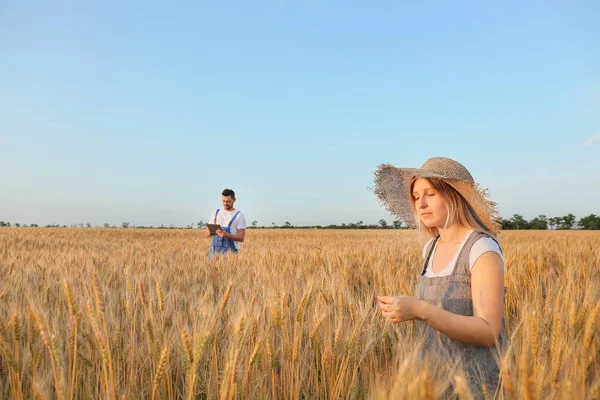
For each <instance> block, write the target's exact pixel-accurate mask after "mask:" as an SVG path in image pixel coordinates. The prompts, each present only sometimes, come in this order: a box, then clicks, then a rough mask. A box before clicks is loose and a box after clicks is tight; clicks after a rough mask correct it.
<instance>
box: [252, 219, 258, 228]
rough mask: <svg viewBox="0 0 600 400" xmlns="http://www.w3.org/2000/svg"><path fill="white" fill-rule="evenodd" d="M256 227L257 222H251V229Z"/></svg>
mask: <svg viewBox="0 0 600 400" xmlns="http://www.w3.org/2000/svg"><path fill="white" fill-rule="evenodd" d="M256 225H258V221H257V220H254V221H252V227H253V228H256Z"/></svg>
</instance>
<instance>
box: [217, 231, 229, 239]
mask: <svg viewBox="0 0 600 400" xmlns="http://www.w3.org/2000/svg"><path fill="white" fill-rule="evenodd" d="M217 235H219V236H220V237H222V238H226V237H227V236H225V235H227V232H225V231H224V230H223V229H217Z"/></svg>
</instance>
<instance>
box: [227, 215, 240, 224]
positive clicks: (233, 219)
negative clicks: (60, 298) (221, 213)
mask: <svg viewBox="0 0 600 400" xmlns="http://www.w3.org/2000/svg"><path fill="white" fill-rule="evenodd" d="M239 213H240V212H239V211H238V212H237V213H235V215H234V216H233V218H231V221H229V225H227V226H228V227H229V228H231V224H233V221H235V218H236V217H237V216H238V214H239Z"/></svg>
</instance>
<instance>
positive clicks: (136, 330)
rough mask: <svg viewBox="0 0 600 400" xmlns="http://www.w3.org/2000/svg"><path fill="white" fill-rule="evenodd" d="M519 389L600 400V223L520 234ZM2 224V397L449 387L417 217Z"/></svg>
mask: <svg viewBox="0 0 600 400" xmlns="http://www.w3.org/2000/svg"><path fill="white" fill-rule="evenodd" d="M501 241H502V242H501V243H502V245H503V249H504V253H505V258H506V262H507V267H508V274H507V278H506V285H507V287H508V292H507V298H506V317H507V334H508V337H509V338H511V339H510V347H509V348H508V349H507V351H506V352H505V354H504V356H503V359H502V377H503V379H504V392H505V393H504V394H503V396H502V397H503V398H511V399H512V398H514V399H521V398H523V399H555V398H556V399H561V398H568V399H598V398H600V327H599V326H600V252H599V251H598V249H600V233H594V232H582V231H565V232H529V231H522V232H506V233H503V234H502V236H501ZM208 245H209V242H208V239H205V238H203V236H202V235H201V232H200V231H198V230H135V229H50V228H43V229H42V228H39V229H36V228H2V229H0V398H7V399H8V398H10V399H21V398H42V399H53V398H58V399H71V398H85V399H88V398H103V399H117V398H119V399H120V398H127V399H130V398H136V399H137V398H153V399H156V398H160V399H163V398H164V399H181V398H185V399H198V398H199V399H216V398H219V399H231V398H248V399H264V398H267V399H268V398H270V399H299V398H328V399H340V398H343V399H346V398H394V399H403V398H406V399H415V398H424V399H427V398H431V399H435V398H441V397H442V395H443V393H444V390H445V388H446V387H447V386H448V384H449V383H453V385H454V387H455V390H456V391H457V393H458V394H459V395H461V398H469V394H468V393H467V391H468V389H467V388H466V387H465V385H464V378H463V377H462V375H461V371H456V370H452V369H450V368H447V367H445V366H440V365H435V364H433V363H425V362H423V361H421V360H420V358H419V356H418V351H419V346H420V344H419V342H418V339H417V338H416V337H415V328H414V326H415V325H414V322H405V323H402V324H399V325H392V324H386V323H385V322H383V321H382V319H381V317H380V316H379V315H378V314H377V312H376V308H375V305H374V303H373V296H374V295H376V294H379V295H383V294H414V292H415V288H416V283H417V278H418V275H419V272H420V268H421V248H420V237H419V235H418V233H417V232H414V231H394V230H386V231H314V230H250V231H248V234H247V240H246V243H245V244H244V249H243V251H242V252H241V253H240V255H239V256H238V257H230V256H227V257H224V258H220V259H217V260H213V261H210V262H209V261H207V260H206V254H207V250H208Z"/></svg>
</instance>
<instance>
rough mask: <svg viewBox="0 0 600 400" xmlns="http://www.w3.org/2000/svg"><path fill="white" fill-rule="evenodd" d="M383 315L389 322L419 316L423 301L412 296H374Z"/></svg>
mask: <svg viewBox="0 0 600 400" xmlns="http://www.w3.org/2000/svg"><path fill="white" fill-rule="evenodd" d="M375 300H377V303H378V305H379V309H380V310H381V315H383V316H384V317H385V318H386V319H388V320H389V321H390V322H403V321H410V320H411V319H417V318H420V314H421V309H422V307H423V301H422V300H419V299H417V298H416V297H412V296H375Z"/></svg>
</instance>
